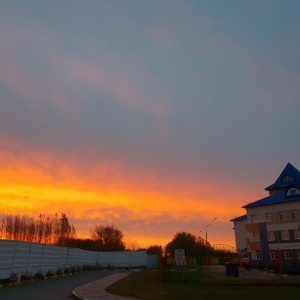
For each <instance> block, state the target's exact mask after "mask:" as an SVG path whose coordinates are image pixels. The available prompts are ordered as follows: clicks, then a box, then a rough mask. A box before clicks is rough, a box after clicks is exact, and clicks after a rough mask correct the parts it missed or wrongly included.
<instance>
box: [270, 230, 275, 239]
mask: <svg viewBox="0 0 300 300" xmlns="http://www.w3.org/2000/svg"><path fill="white" fill-rule="evenodd" d="M268 241H275V231H268Z"/></svg>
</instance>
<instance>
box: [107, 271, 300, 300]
mask: <svg viewBox="0 0 300 300" xmlns="http://www.w3.org/2000/svg"><path fill="white" fill-rule="evenodd" d="M191 275H192V276H195V277H194V278H192V277H190V278H189V279H192V280H185V279H186V276H184V275H183V276H182V277H181V278H179V280H178V278H177V279H176V280H172V279H171V278H170V280H168V281H165V282H164V281H163V282H160V279H159V273H158V271H142V272H135V273H132V274H130V275H129V276H127V277H125V278H124V279H122V280H120V281H118V282H116V283H114V284H112V285H111V286H110V287H108V288H107V289H106V290H107V291H108V292H110V293H113V294H117V295H122V296H128V297H134V298H137V299H147V300H167V299H169V300H171V299H172V300H173V299H174V300H199V299H201V300H215V299H216V300H218V299H220V300H232V299H243V300H283V299H286V300H299V299H300V285H292V286H289V285H280V284H277V283H274V284H266V283H265V282H264V281H260V284H257V283H256V284H248V285H245V284H241V283H240V282H239V281H238V280H237V279H235V278H232V279H233V280H231V278H228V280H227V282H226V281H220V280H219V279H218V278H217V280H213V281H209V280H210V279H214V277H213V274H212V275H211V277H207V279H208V281H206V280H203V278H201V277H199V276H198V274H196V273H194V275H193V274H191ZM204 279H205V278H204Z"/></svg>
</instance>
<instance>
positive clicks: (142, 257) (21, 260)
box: [0, 240, 148, 280]
mask: <svg viewBox="0 0 300 300" xmlns="http://www.w3.org/2000/svg"><path fill="white" fill-rule="evenodd" d="M147 263H148V262H147V252H146V251H135V252H130V251H116V252H95V251H87V250H82V249H77V248H65V247H58V246H52V245H43V244H35V243H26V242H19V241H6V240H0V280H1V279H6V278H9V277H11V276H12V274H16V275H17V278H19V277H20V276H22V275H28V276H30V275H31V276H33V275H35V274H37V273H40V274H41V275H46V274H47V273H48V272H51V273H53V274H54V273H55V272H57V271H58V270H59V269H60V270H65V269H66V268H70V267H73V266H75V267H77V266H78V267H82V266H85V265H91V266H96V265H98V266H102V267H122V268H123V267H147Z"/></svg>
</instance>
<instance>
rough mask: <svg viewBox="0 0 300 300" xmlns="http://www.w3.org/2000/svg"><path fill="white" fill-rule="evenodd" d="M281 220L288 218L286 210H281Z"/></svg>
mask: <svg viewBox="0 0 300 300" xmlns="http://www.w3.org/2000/svg"><path fill="white" fill-rule="evenodd" d="M279 220H280V221H284V220H286V212H285V211H280V212H279Z"/></svg>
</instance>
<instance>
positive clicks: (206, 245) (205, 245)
mask: <svg viewBox="0 0 300 300" xmlns="http://www.w3.org/2000/svg"><path fill="white" fill-rule="evenodd" d="M215 220H217V218H214V219H213V220H212V221H211V222H210V223H208V224H207V225H206V228H205V246H206V247H207V227H208V226H209V225H210V224H211V223H212V222H213V221H215Z"/></svg>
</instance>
